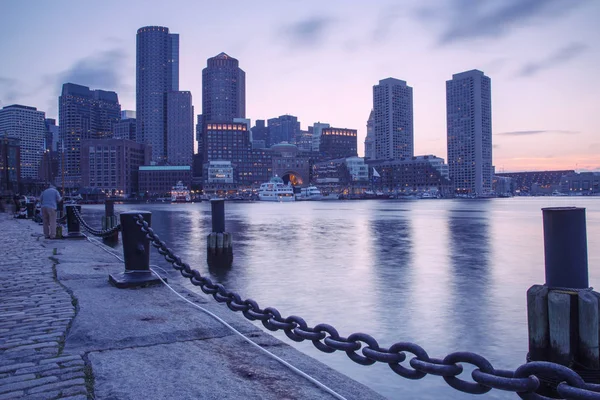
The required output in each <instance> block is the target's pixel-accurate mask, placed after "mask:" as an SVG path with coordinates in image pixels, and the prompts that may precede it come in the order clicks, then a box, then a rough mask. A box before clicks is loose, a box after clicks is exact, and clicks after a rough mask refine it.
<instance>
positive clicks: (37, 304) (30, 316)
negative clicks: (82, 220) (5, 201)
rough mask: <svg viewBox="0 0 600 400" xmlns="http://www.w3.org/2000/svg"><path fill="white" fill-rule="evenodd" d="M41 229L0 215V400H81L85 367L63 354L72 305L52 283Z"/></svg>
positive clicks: (47, 243)
mask: <svg viewBox="0 0 600 400" xmlns="http://www.w3.org/2000/svg"><path fill="white" fill-rule="evenodd" d="M41 233H42V227H41V226H40V225H38V224H35V223H33V222H32V221H31V220H17V219H14V218H12V215H10V214H8V213H0V400H4V399H32V400H33V399H44V400H51V399H72V400H85V399H87V398H88V397H89V398H92V395H91V394H88V391H87V389H86V375H85V371H86V370H87V368H86V363H85V360H84V358H83V357H82V355H81V354H65V353H64V352H63V351H62V349H63V347H64V340H65V336H66V333H67V331H68V329H69V325H70V323H71V321H72V320H73V318H74V317H75V314H76V302H75V300H74V299H73V298H72V297H71V295H70V294H69V293H68V292H67V290H66V289H65V288H64V287H63V286H61V285H60V284H59V283H58V282H57V281H56V280H55V279H54V268H53V262H52V260H51V258H50V257H51V256H52V248H53V244H55V243H56V242H57V241H52V240H46V239H44V238H43V235H42V234H41Z"/></svg>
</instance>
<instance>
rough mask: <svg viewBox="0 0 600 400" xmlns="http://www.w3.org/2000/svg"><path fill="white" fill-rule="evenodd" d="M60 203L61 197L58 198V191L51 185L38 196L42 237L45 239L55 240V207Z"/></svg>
mask: <svg viewBox="0 0 600 400" xmlns="http://www.w3.org/2000/svg"><path fill="white" fill-rule="evenodd" d="M60 201H62V197H60V193H58V190H56V188H55V187H54V185H52V184H50V185H49V186H48V189H46V190H44V191H43V192H42V194H41V195H40V203H41V205H42V221H43V223H44V236H45V237H46V239H55V238H56V207H57V205H58V202H60Z"/></svg>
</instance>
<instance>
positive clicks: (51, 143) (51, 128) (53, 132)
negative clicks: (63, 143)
mask: <svg viewBox="0 0 600 400" xmlns="http://www.w3.org/2000/svg"><path fill="white" fill-rule="evenodd" d="M44 124H45V126H46V145H45V146H44V147H45V149H46V150H47V151H57V150H58V148H59V146H58V143H59V139H58V137H59V132H58V125H56V120H55V119H54V118H46V119H45V120H44Z"/></svg>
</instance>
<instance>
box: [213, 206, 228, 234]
mask: <svg viewBox="0 0 600 400" xmlns="http://www.w3.org/2000/svg"><path fill="white" fill-rule="evenodd" d="M210 208H211V211H212V231H213V232H214V233H223V232H225V200H223V199H213V200H211V201H210Z"/></svg>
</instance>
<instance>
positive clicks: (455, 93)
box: [446, 70, 492, 196]
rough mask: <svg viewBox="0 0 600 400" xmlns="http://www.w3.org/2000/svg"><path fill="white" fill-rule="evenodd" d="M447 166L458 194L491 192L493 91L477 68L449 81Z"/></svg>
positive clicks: (447, 83)
mask: <svg viewBox="0 0 600 400" xmlns="http://www.w3.org/2000/svg"><path fill="white" fill-rule="evenodd" d="M446 119H447V129H448V169H449V172H450V179H451V181H452V187H453V189H454V191H455V193H461V194H473V195H476V196H480V195H484V194H487V193H490V192H491V191H492V91H491V81H490V78H489V77H487V76H485V75H484V74H483V72H481V71H478V70H472V71H466V72H461V73H459V74H454V75H452V80H449V81H446Z"/></svg>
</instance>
